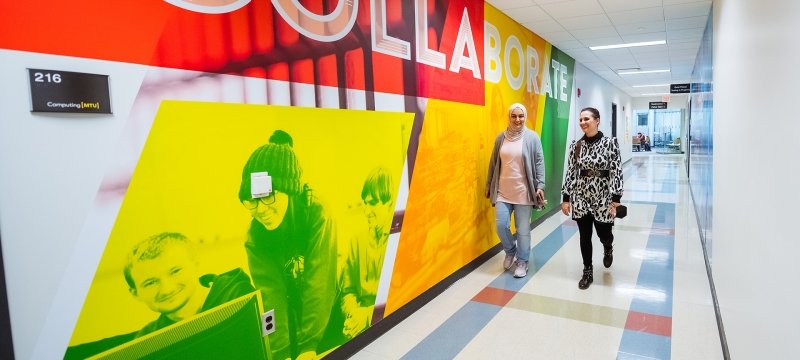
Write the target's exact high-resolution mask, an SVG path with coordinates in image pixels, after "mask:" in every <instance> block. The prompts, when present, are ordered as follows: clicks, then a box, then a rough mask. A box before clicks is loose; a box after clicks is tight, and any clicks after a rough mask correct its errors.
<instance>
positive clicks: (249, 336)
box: [90, 292, 270, 360]
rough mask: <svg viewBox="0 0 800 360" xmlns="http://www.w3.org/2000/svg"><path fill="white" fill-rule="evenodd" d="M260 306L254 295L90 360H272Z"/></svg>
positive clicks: (243, 297)
mask: <svg viewBox="0 0 800 360" xmlns="http://www.w3.org/2000/svg"><path fill="white" fill-rule="evenodd" d="M260 303H261V302H260V300H259V293H258V292H254V293H251V294H248V295H245V296H242V297H239V298H237V299H235V300H232V301H230V302H228V303H225V304H223V305H220V306H218V307H216V308H213V309H211V310H208V311H205V312H202V313H199V314H197V315H196V316H195V317H193V318H191V319H187V320H185V321H182V322H179V323H177V324H174V325H172V326H169V327H166V328H164V329H161V330H158V331H156V332H153V333H151V334H148V335H146V336H143V337H141V338H138V339H136V340H133V341H131V342H128V343H125V344H122V345H120V346H117V347H115V348H113V349H110V350H108V351H105V352H102V353H100V354H97V355H96V356H94V357H91V358H90V359H229V360H233V359H242V360H244V359H248V360H250V359H263V360H269V358H270V356H269V353H270V352H269V342H268V340H267V337H266V336H264V335H263V332H262V330H261V305H260Z"/></svg>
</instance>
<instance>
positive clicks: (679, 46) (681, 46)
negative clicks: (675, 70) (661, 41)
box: [668, 41, 700, 50]
mask: <svg viewBox="0 0 800 360" xmlns="http://www.w3.org/2000/svg"><path fill="white" fill-rule="evenodd" d="M668 48H669V49H670V50H687V49H693V50H697V49H699V48H700V42H699V41H691V42H685V43H671V44H669V45H668Z"/></svg>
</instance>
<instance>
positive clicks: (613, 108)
mask: <svg viewBox="0 0 800 360" xmlns="http://www.w3.org/2000/svg"><path fill="white" fill-rule="evenodd" d="M611 136H613V137H617V104H614V103H611Z"/></svg>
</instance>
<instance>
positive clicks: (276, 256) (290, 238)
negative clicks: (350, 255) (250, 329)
mask: <svg viewBox="0 0 800 360" xmlns="http://www.w3.org/2000/svg"><path fill="white" fill-rule="evenodd" d="M293 146H294V141H293V139H292V137H291V136H290V135H289V134H288V133H286V132H284V131H282V130H277V131H275V132H274V133H273V134H272V135H271V136H270V139H269V143H267V144H265V145H262V146H260V147H258V148H257V149H256V150H255V151H253V153H252V154H251V155H250V158H249V159H248V160H247V162H246V163H245V165H244V168H243V170H242V179H241V184H240V187H239V201H241V203H242V205H243V206H244V208H245V209H247V210H248V211H249V212H250V215H251V216H252V221H251V223H250V228H249V230H248V232H247V234H248V238H247V241H246V243H245V249H246V252H247V260H248V263H249V266H250V273H251V276H252V277H253V283H254V284H255V286H256V287H257V288H258V289H259V290H260V291H261V294H262V301H263V305H264V310H265V311H268V310H270V309H274V310H275V324H276V329H275V332H274V333H272V334H270V335H269V342H270V348H271V350H272V355H273V359H275V360H283V359H288V358H291V359H315V358H317V357H318V356H317V346H318V343H319V341H320V339H321V338H322V336H323V334H324V332H325V328H326V326H327V324H328V318H329V316H330V314H331V309H332V307H333V302H334V298H335V296H336V255H337V254H336V251H337V250H336V246H337V244H336V231H335V226H334V222H333V219H331V217H330V216H329V214H328V212H327V211H326V209H325V207H324V206H323V204H322V203H321V201H320V200H319V199H318V197H317V196H316V194H314V192H313V191H312V189H311V188H310V186H309V185H307V184H304V183H303V182H302V169H301V167H300V164H299V162H298V160H297V157H296V155H295V153H294V150H293ZM264 172H266V173H267V174H268V176H269V177H270V178H271V191H270V192H269V194H268V195H266V196H263V197H256V198H254V197H253V192H252V190H253V187H252V185H253V184H252V182H251V180H252V179H251V177H252V174H253V173H264Z"/></svg>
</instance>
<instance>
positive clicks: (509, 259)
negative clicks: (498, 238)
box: [503, 255, 514, 270]
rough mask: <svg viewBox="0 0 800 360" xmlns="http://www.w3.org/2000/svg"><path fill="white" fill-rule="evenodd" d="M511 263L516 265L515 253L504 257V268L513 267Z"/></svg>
mask: <svg viewBox="0 0 800 360" xmlns="http://www.w3.org/2000/svg"><path fill="white" fill-rule="evenodd" d="M511 265H514V255H506V258H505V259H503V269H506V270H508V269H511Z"/></svg>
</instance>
